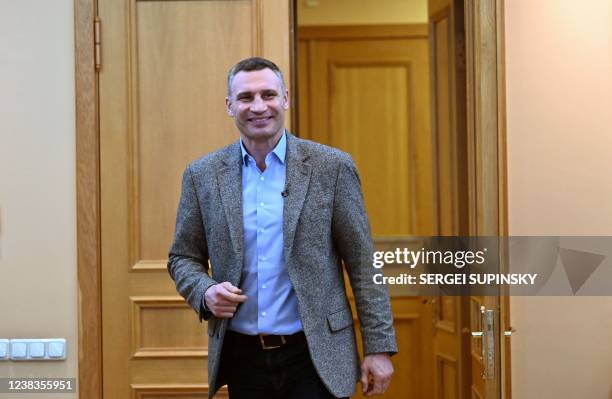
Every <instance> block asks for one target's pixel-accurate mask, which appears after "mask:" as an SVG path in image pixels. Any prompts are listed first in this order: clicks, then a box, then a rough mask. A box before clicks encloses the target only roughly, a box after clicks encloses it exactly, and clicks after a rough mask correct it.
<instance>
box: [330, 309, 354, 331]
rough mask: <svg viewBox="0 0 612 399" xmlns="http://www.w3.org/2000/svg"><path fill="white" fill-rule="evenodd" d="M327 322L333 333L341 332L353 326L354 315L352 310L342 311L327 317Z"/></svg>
mask: <svg viewBox="0 0 612 399" xmlns="http://www.w3.org/2000/svg"><path fill="white" fill-rule="evenodd" d="M327 322H328V323H329V328H330V329H331V330H332V331H340V330H342V329H344V328H346V327H348V326H351V325H353V314H352V313H351V309H349V308H347V309H342V310H340V311H338V312H334V313H331V314H329V315H327Z"/></svg>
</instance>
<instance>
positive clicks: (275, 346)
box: [259, 334, 287, 350]
mask: <svg viewBox="0 0 612 399" xmlns="http://www.w3.org/2000/svg"><path fill="white" fill-rule="evenodd" d="M266 336H268V334H259V342H260V343H261V347H262V348H263V349H264V350H270V349H277V348H280V347H281V346H283V345H285V344H286V343H287V341H286V340H285V336H284V335H277V336H278V337H280V339H281V345H266V340H265V339H264V337H266Z"/></svg>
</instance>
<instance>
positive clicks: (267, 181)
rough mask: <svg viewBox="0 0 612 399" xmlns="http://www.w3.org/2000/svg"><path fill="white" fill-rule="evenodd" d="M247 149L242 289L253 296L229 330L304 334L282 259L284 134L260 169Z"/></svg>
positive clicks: (285, 145)
mask: <svg viewBox="0 0 612 399" xmlns="http://www.w3.org/2000/svg"><path fill="white" fill-rule="evenodd" d="M240 148H241V150H242V160H243V163H242V215H243V225H244V265H243V268H242V279H241V283H240V288H241V289H242V291H243V293H244V294H245V295H246V296H247V297H248V299H247V301H246V302H244V303H243V304H241V305H240V306H239V307H238V310H237V311H236V313H235V314H234V317H233V318H232V319H230V322H229V328H230V329H231V330H234V331H237V332H240V333H242V334H248V335H255V334H277V335H289V334H294V333H296V332H298V331H302V322H301V321H300V316H299V312H298V303H297V297H296V294H295V291H294V289H293V285H292V284H291V280H290V279H289V275H288V274H287V267H286V265H285V259H284V255H283V204H284V197H283V196H282V192H283V190H284V189H285V170H286V168H285V154H286V151H287V139H286V137H285V134H284V133H283V136H282V137H281V139H280V140H279V142H278V144H277V145H276V147H275V148H274V150H272V152H270V153H269V154H268V155H267V156H266V159H265V162H266V170H264V171H263V172H262V171H261V170H260V169H259V168H258V167H257V165H256V163H255V159H254V158H253V157H252V156H251V155H249V153H248V152H247V151H246V149H245V148H244V145H243V144H242V141H241V142H240Z"/></svg>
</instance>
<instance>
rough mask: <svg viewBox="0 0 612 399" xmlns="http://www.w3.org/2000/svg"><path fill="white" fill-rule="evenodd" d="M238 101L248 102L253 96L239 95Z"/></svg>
mask: <svg viewBox="0 0 612 399" xmlns="http://www.w3.org/2000/svg"><path fill="white" fill-rule="evenodd" d="M238 101H240V102H243V103H246V102H249V101H251V98H250V97H238Z"/></svg>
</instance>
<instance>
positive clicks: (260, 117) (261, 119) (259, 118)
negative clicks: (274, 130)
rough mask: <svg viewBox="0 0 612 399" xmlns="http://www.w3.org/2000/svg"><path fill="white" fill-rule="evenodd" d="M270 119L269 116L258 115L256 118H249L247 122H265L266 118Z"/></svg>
mask: <svg viewBox="0 0 612 399" xmlns="http://www.w3.org/2000/svg"><path fill="white" fill-rule="evenodd" d="M270 119H272V117H271V116H258V117H256V118H249V119H248V120H249V122H254V123H263V122H267V121H268V120H270Z"/></svg>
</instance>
